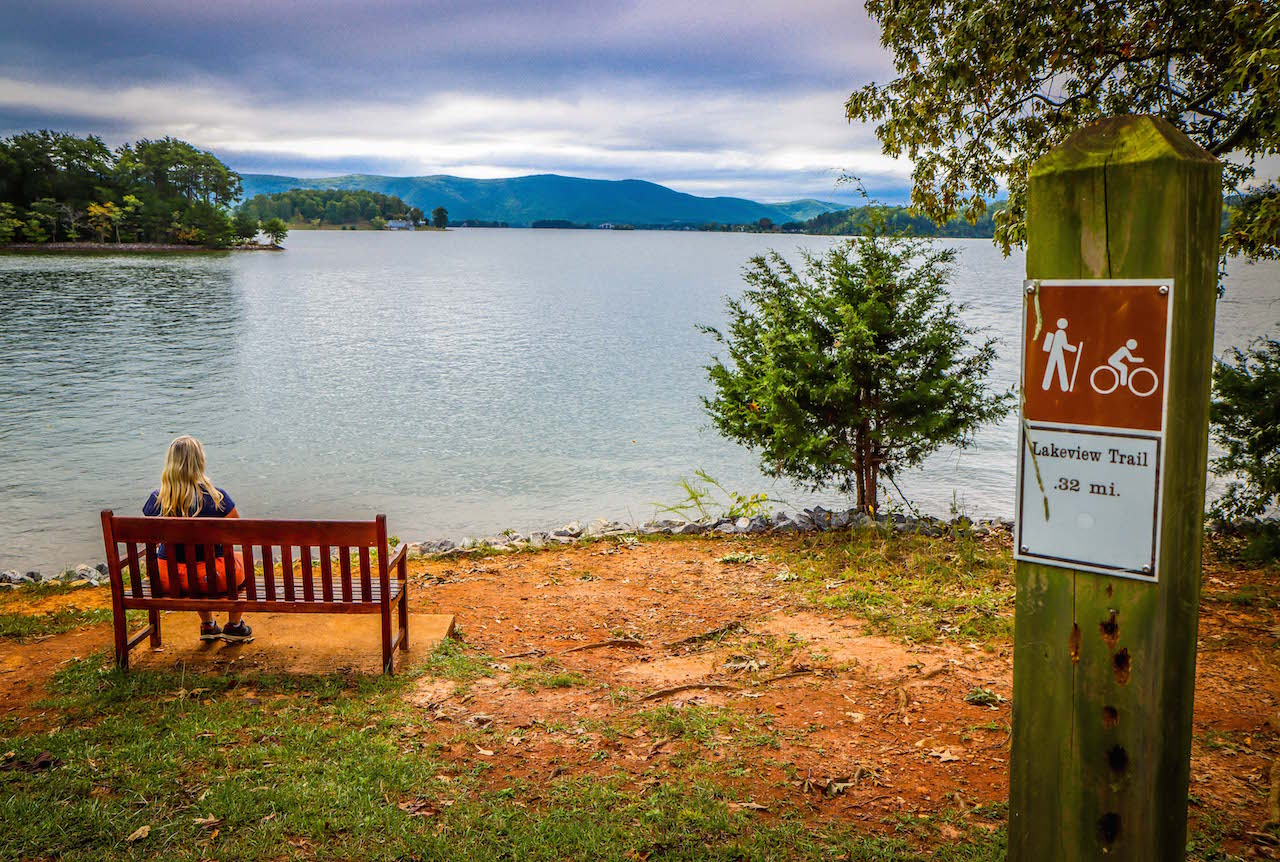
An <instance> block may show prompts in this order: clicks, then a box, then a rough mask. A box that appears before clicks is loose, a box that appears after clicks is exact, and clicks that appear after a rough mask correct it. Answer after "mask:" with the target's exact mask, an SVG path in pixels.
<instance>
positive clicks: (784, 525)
mask: <svg viewBox="0 0 1280 862" xmlns="http://www.w3.org/2000/svg"><path fill="white" fill-rule="evenodd" d="M773 532H775V533H798V532H800V527H799V525H798V524H796V522H795V521H790V520H788V521H783V522H781V523H775V524H774V525H773Z"/></svg>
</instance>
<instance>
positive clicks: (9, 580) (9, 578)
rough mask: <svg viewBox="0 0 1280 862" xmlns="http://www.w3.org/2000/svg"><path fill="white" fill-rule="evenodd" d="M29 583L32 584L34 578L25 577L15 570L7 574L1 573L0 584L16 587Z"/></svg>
mask: <svg viewBox="0 0 1280 862" xmlns="http://www.w3.org/2000/svg"><path fill="white" fill-rule="evenodd" d="M29 583H32V578H31V576H30V575H23V574H20V573H18V572H15V571H13V570H10V571H7V572H0V584H13V585H15V586H16V585H19V584H29Z"/></svg>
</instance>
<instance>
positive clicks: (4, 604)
mask: <svg viewBox="0 0 1280 862" xmlns="http://www.w3.org/2000/svg"><path fill="white" fill-rule="evenodd" d="M81 589H82V588H81V587H72V586H70V585H69V584H60V583H41V584H30V585H27V586H24V587H23V588H22V589H18V590H6V591H4V592H0V640H6V639H7V640H14V641H17V642H18V643H22V642H23V641H27V640H30V639H32V638H40V637H48V636H50V635H60V634H63V633H65V632H69V631H74V630H75V629H78V628H83V627H84V626H90V625H95V624H98V623H110V622H111V608H109V607H108V608H76V607H63V608H57V609H54V610H49V611H33V610H31V608H30V603H31V602H33V601H39V600H41V599H46V598H49V597H51V596H69V595H72V594H74V593H77V592H80V590H81ZM145 618H146V614H145V613H142V612H139V611H130V612H129V615H128V619H129V622H130V624H134V623H137V622H139V621H140V620H143V619H145Z"/></svg>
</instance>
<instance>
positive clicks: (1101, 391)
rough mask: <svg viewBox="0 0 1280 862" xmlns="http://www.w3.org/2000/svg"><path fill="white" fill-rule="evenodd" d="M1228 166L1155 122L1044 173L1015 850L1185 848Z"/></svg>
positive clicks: (1033, 218)
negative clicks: (1219, 266) (1211, 386)
mask: <svg viewBox="0 0 1280 862" xmlns="http://www.w3.org/2000/svg"><path fill="white" fill-rule="evenodd" d="M1221 177H1222V175H1221V166H1220V165H1219V163H1218V162H1217V160H1216V159H1214V158H1213V156H1211V155H1210V154H1209V153H1207V152H1205V151H1204V150H1202V149H1201V148H1200V147H1198V146H1197V145H1196V144H1195V143H1194V142H1193V141H1191V140H1190V139H1189V138H1187V137H1186V136H1185V135H1184V134H1182V132H1180V131H1179V130H1178V129H1177V128H1175V127H1174V126H1173V125H1172V124H1170V123H1169V122H1167V121H1165V120H1163V119H1160V118H1156V117H1115V118H1109V119H1104V120H1100V121H1098V122H1097V123H1094V124H1093V125H1091V126H1089V127H1087V128H1084V129H1081V130H1080V131H1078V132H1076V133H1075V134H1073V135H1072V136H1071V137H1070V138H1068V139H1067V140H1066V141H1064V142H1063V143H1062V144H1061V145H1060V146H1059V147H1057V148H1056V149H1054V150H1053V151H1052V152H1050V153H1048V154H1047V155H1045V156H1044V157H1043V158H1041V159H1040V160H1039V161H1037V162H1036V163H1035V165H1034V166H1033V168H1032V170H1031V173H1030V180H1029V188H1028V207H1027V278H1028V279H1029V281H1028V284H1027V287H1026V290H1025V291H1024V297H1025V299H1026V303H1027V314H1026V317H1025V321H1024V323H1025V326H1026V333H1025V336H1024V338H1025V339H1026V343H1025V344H1024V350H1023V375H1024V379H1023V384H1022V385H1023V394H1024V398H1023V405H1024V407H1023V417H1022V423H1021V425H1022V433H1021V439H1020V443H1019V446H1020V453H1019V461H1020V467H1021V473H1020V477H1019V482H1020V485H1019V512H1018V530H1017V532H1016V536H1017V539H1018V541H1019V546H1018V547H1016V548H1015V552H1017V553H1018V555H1019V562H1018V564H1017V575H1016V582H1017V611H1016V618H1015V624H1014V729H1013V751H1012V758H1011V763H1010V823H1009V858H1010V859H1011V860H1014V862H1019V860H1022V862H1032V860H1034V862H1043V860H1045V859H1054V860H1095V859H1103V858H1114V859H1125V860H1157V859H1159V860H1169V859H1182V858H1183V857H1184V855H1185V841H1186V812H1187V783H1188V772H1189V754H1190V741H1191V716H1192V702H1193V697H1194V680H1195V658H1196V637H1197V622H1198V605H1199V589H1200V550H1201V547H1200V546H1201V538H1202V534H1203V523H1202V522H1203V505H1204V483H1205V463H1206V447H1207V441H1208V412H1209V383H1210V374H1211V367H1212V347H1213V315H1214V303H1215V300H1216V286H1217V261H1218V238H1219V220H1220V216H1221V206H1222V189H1221ZM1094 454H1096V455H1097V457H1096V458H1095V457H1093V455H1094Z"/></svg>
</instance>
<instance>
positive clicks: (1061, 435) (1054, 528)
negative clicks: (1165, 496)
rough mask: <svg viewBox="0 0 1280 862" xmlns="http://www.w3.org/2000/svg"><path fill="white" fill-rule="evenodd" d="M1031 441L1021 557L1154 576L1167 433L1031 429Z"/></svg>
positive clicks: (1024, 466) (1024, 459) (1024, 463)
mask: <svg viewBox="0 0 1280 862" xmlns="http://www.w3.org/2000/svg"><path fill="white" fill-rule="evenodd" d="M1023 441H1024V442H1023V447H1022V455H1021V459H1020V460H1021V464H1020V465H1019V466H1020V471H1019V472H1020V474H1021V481H1022V487H1021V488H1020V489H1019V491H1020V493H1019V495H1018V497H1019V504H1020V510H1019V512H1018V536H1017V543H1018V548H1019V554H1018V556H1019V557H1020V558H1023V559H1029V560H1032V561H1034V562H1038V563H1048V564H1050V565H1059V566H1066V567H1068V568H1072V569H1083V570H1085V571H1093V572H1101V573H1103V574H1109V575H1124V576H1128V577H1135V578H1143V579H1146V580H1154V579H1155V569H1156V559H1155V549H1156V547H1157V545H1156V534H1157V528H1158V523H1157V521H1156V517H1157V512H1158V508H1159V507H1158V505H1157V503H1158V500H1159V491H1160V472H1161V471H1160V466H1161V465H1160V456H1161V451H1160V439H1159V438H1158V437H1152V436H1150V435H1146V434H1124V433H1123V432H1114V431H1112V432H1102V431H1082V430H1076V431H1066V430H1062V429H1059V428H1035V427H1028V428H1026V429H1025V431H1024V432H1023ZM1033 456H1034V457H1033Z"/></svg>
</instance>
